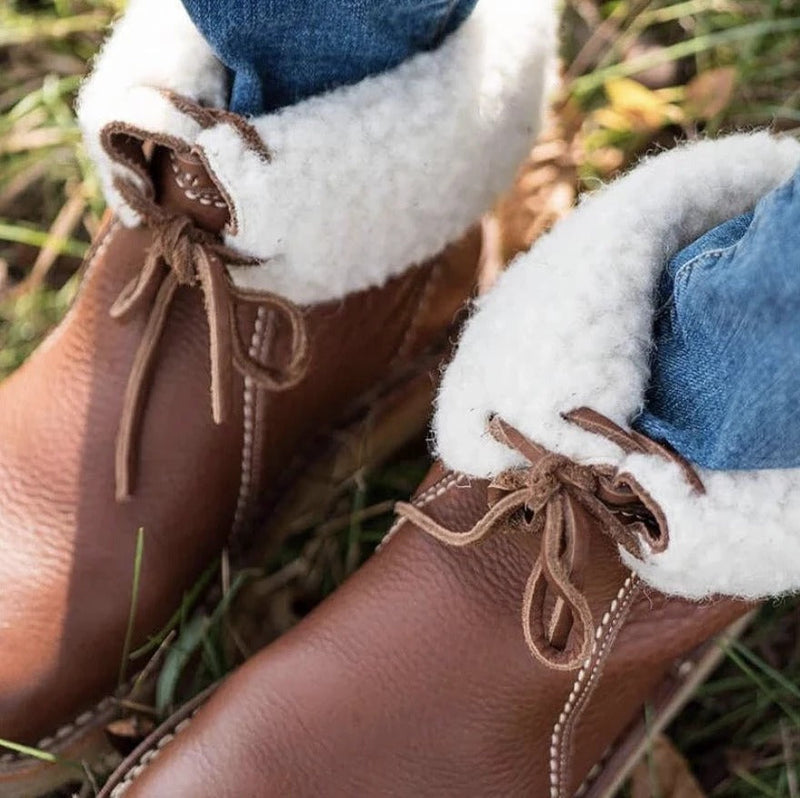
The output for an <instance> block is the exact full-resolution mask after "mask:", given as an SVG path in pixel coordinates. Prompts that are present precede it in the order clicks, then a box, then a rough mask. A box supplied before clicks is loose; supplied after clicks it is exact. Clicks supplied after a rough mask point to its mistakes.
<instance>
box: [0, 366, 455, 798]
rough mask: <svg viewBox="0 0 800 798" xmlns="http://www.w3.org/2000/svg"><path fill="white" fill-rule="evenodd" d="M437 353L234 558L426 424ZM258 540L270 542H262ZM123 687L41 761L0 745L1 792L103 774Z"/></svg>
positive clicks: (342, 435) (375, 402)
mask: <svg viewBox="0 0 800 798" xmlns="http://www.w3.org/2000/svg"><path fill="white" fill-rule="evenodd" d="M442 357H443V354H442V353H439V354H437V355H428V356H427V357H424V358H421V359H420V360H419V361H418V362H417V364H416V365H415V366H414V367H413V369H412V370H410V372H409V373H407V374H406V375H405V377H404V378H399V379H395V380H394V381H392V382H391V384H389V385H388V386H387V387H384V389H383V390H382V391H381V390H377V391H375V392H374V393H373V394H372V397H371V399H372V401H369V398H368V401H367V402H366V403H365V401H364V400H363V399H362V400H361V401H360V402H359V406H360V407H361V408H362V410H361V411H360V414H359V415H357V417H354V415H353V414H351V415H350V421H349V423H345V424H344V425H343V426H341V427H339V428H338V430H337V431H336V432H334V433H332V434H331V436H330V439H331V443H330V444H329V445H328V446H327V447H326V448H325V449H324V450H323V451H322V453H321V454H320V455H319V456H317V457H315V458H313V459H311V460H309V461H307V462H306V463H305V464H304V466H303V467H302V468H301V469H299V470H298V472H297V474H296V477H295V479H294V481H293V482H292V483H291V485H290V486H289V488H288V489H287V491H286V492H285V493H284V496H283V498H282V499H281V502H280V503H279V504H278V505H277V506H276V507H275V509H274V511H273V512H271V513H270V517H269V523H268V524H267V525H266V526H265V527H264V528H263V529H264V532H263V533H260V534H259V535H258V539H254V540H253V541H248V543H247V546H246V548H245V549H244V551H245V554H244V555H243V556H242V558H241V564H242V565H243V566H247V565H248V564H249V565H258V564H261V563H262V562H263V558H264V556H265V553H266V552H267V551H269V550H270V549H272V548H274V547H275V546H276V545H277V544H278V543H280V541H281V540H283V539H284V538H285V537H286V535H287V534H289V532H291V530H292V526H293V525H294V524H295V521H296V519H297V518H298V517H304V516H305V515H307V514H309V513H311V512H312V511H314V510H315V509H316V510H319V508H320V507H324V506H326V505H327V504H329V503H330V502H331V501H332V500H333V499H334V498H335V496H336V495H337V494H338V492H339V491H340V490H341V485H342V484H344V483H346V482H347V480H348V478H351V477H352V476H354V475H355V474H356V473H358V472H360V471H362V470H363V469H367V468H372V467H374V466H376V465H378V464H379V463H380V462H382V461H383V460H385V459H386V458H388V457H390V456H391V455H392V454H393V453H394V452H395V451H397V450H398V449H399V448H401V447H402V446H403V445H404V444H405V443H407V442H408V441H409V440H411V439H413V437H414V436H415V435H418V434H419V433H421V432H422V431H423V430H424V429H425V426H426V425H427V423H428V420H429V415H430V408H431V403H432V400H433V392H434V387H435V380H434V378H433V374H432V371H433V370H434V369H435V368H436V367H437V366H438V364H440V363H441V361H442ZM262 540H268V541H269V543H268V544H261V542H260V541H262ZM154 686H155V685H154V680H153V683H152V684H150V685H148V686H146V687H145V688H144V690H143V691H142V692H141V693H137V699H136V700H137V701H139V702H142V697H143V696H144V701H145V702H146V700H147V698H146V696H147V693H148V692H149V693H150V694H151V695H152V691H153V688H154ZM125 692H126V691H125V690H122V691H120V692H118V693H116V694H115V695H112V696H107V697H106V698H103V699H102V700H101V701H100V702H99V703H98V704H97V705H95V706H94V707H93V708H92V709H90V710H87V711H86V712H83V713H82V714H81V715H79V716H78V717H76V718H75V719H74V720H73V721H72V722H71V723H67V724H65V725H64V726H62V727H61V728H59V729H58V730H57V731H55V732H54V733H53V734H52V735H51V736H49V737H47V738H45V739H43V740H41V741H40V742H39V743H38V744H37V745H35V746H32V748H33V749H35V750H36V751H39V752H41V753H42V754H43V755H44V756H45V757H47V758H48V761H45V760H44V759H38V758H36V757H33V756H20V755H18V754H15V753H2V751H3V749H2V748H0V796H2V798H38V796H41V795H43V794H46V793H48V792H51V791H54V790H57V789H59V788H61V787H63V786H65V785H67V784H71V783H74V782H81V781H87V780H88V779H89V775H88V774H90V773H91V774H93V775H98V776H103V775H106V774H108V773H110V772H111V771H112V770H113V769H114V768H115V767H117V766H118V765H119V763H120V762H121V760H122V757H121V756H120V755H119V753H118V752H116V751H115V749H114V748H113V747H112V745H111V744H110V743H109V740H108V738H107V735H106V732H105V728H106V726H107V725H108V723H110V722H111V721H113V720H117V719H119V718H120V717H122V712H121V711H120V708H119V699H120V698H122V697H125ZM190 703H191V704H194V702H190ZM50 758H52V760H51V759H50Z"/></svg>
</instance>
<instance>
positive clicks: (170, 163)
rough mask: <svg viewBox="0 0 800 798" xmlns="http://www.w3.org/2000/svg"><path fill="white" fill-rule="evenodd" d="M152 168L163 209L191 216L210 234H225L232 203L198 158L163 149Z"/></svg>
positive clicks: (156, 151)
mask: <svg viewBox="0 0 800 798" xmlns="http://www.w3.org/2000/svg"><path fill="white" fill-rule="evenodd" d="M151 169H152V171H151V174H152V175H153V183H154V187H155V191H156V201H157V202H158V204H159V205H161V207H162V208H164V209H165V210H168V211H173V212H175V213H176V214H180V215H184V216H188V217H189V218H190V219H191V220H192V221H193V222H194V223H195V224H196V225H197V226H198V227H199V228H201V229H202V230H206V231H207V232H209V233H221V232H222V229H223V228H224V227H225V225H226V224H227V223H228V221H229V220H230V212H229V210H228V203H227V202H226V201H225V198H224V197H223V196H222V194H221V193H220V191H219V189H218V188H217V186H216V185H215V184H214V181H213V180H212V179H211V177H210V176H209V174H208V171H207V170H206V168H205V166H203V163H202V162H201V161H200V159H199V158H198V157H197V156H196V155H194V154H193V153H189V152H184V153H179V152H176V151H175V150H171V149H168V148H167V147H161V146H159V147H157V148H156V150H155V152H154V154H153V160H152V165H151Z"/></svg>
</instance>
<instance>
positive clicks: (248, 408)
mask: <svg viewBox="0 0 800 798" xmlns="http://www.w3.org/2000/svg"><path fill="white" fill-rule="evenodd" d="M265 320H266V308H265V307H263V306H261V307H259V309H258V316H257V317H256V322H255V325H254V328H253V335H252V337H251V339H250V350H249V352H248V354H249V356H250V357H251V358H255V357H257V356H258V354H259V352H260V351H261V345H262V343H263V340H264V331H265V329H266V324H265ZM254 397H255V383H254V382H253V380H252V379H251V378H250V377H245V380H244V411H243V412H244V419H243V428H244V431H243V435H242V465H241V472H240V473H241V476H240V478H239V496H238V498H237V500H236V514H235V516H234V519H233V528H234V530H238V529H239V526H240V525H241V524H242V522H243V520H244V514H245V510H246V508H247V504H248V501H249V498H250V486H251V484H252V481H253V474H252V468H253V430H254V428H255V427H254V425H255V402H254Z"/></svg>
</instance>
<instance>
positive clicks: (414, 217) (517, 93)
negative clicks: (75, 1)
mask: <svg viewBox="0 0 800 798" xmlns="http://www.w3.org/2000/svg"><path fill="white" fill-rule="evenodd" d="M178 7H180V8H178ZM555 23H556V15H555V12H554V0H535V2H528V0H526V1H525V2H522V1H521V0H481V2H480V3H479V4H478V6H477V7H476V9H475V11H474V12H473V14H472V15H471V16H470V18H469V19H468V20H467V21H466V22H465V23H464V24H463V25H462V26H461V27H460V28H459V29H458V30H457V31H456V32H455V33H454V34H453V35H452V36H450V37H449V38H448V39H447V40H446V41H445V42H444V44H443V45H442V46H441V47H439V48H438V49H437V50H435V51H433V52H430V53H421V54H419V55H417V56H415V57H413V58H411V59H409V60H408V61H406V62H405V63H404V64H402V65H401V66H399V67H397V68H396V69H393V70H391V71H389V72H386V73H384V74H381V75H378V76H375V77H372V78H368V79H366V80H363V81H361V82H360V83H358V84H356V85H354V86H347V87H342V88H340V89H337V90H335V91H333V92H330V93H327V94H324V95H321V96H318V97H314V98H311V99H309V100H306V101H304V102H301V103H299V104H297V105H294V106H292V107H289V108H285V109H282V110H281V111H279V112H276V113H273V114H267V115H264V116H260V117H256V118H253V119H250V120H249V121H250V123H251V124H252V125H253V126H254V128H255V129H256V130H257V131H258V133H259V135H260V137H261V139H262V140H263V142H264V144H265V146H266V147H267V149H268V150H269V152H270V153H271V155H272V158H271V160H270V162H265V160H264V159H263V158H262V157H260V156H259V154H258V153H256V152H255V151H254V150H253V149H252V148H249V147H248V146H247V144H246V142H245V141H244V140H243V139H242V137H241V136H240V134H239V133H238V132H237V131H236V130H235V129H234V128H233V127H232V126H231V125H230V124H228V123H225V122H219V123H217V124H215V125H214V126H213V127H210V128H208V129H205V130H200V129H198V126H197V124H196V123H195V122H194V121H193V120H192V119H189V118H188V117H187V116H186V115H185V114H182V113H181V112H179V111H178V110H177V109H176V108H175V107H174V106H172V105H171V104H170V103H169V102H168V101H166V100H165V99H164V98H163V97H162V96H161V95H160V94H159V92H158V91H157V90H156V89H155V88H153V87H158V88H169V89H172V90H175V91H176V92H178V93H181V94H183V95H185V96H188V97H189V98H191V99H194V100H201V101H203V102H206V103H209V104H213V105H216V106H219V105H220V104H221V92H222V90H223V87H224V70H223V69H222V67H221V65H220V64H219V62H217V61H216V59H214V57H213V54H212V53H211V51H210V49H209V48H208V45H207V44H205V42H204V41H203V40H202V38H201V37H200V36H199V34H198V33H197V31H196V30H194V33H193V34H192V35H188V34H187V33H186V26H187V25H188V26H189V27H190V28H192V24H191V22H190V21H189V20H188V17H187V16H186V14H185V12H184V11H183V7H182V5H181V3H180V0H133V2H132V3H131V7H130V10H129V11H128V12H127V14H126V16H125V18H124V19H123V20H122V22H120V23H119V25H118V26H117V28H116V30H115V32H114V34H113V35H112V37H111V40H110V41H109V43H108V44H107V45H106V47H105V48H104V50H103V53H102V54H101V56H100V58H99V60H98V63H97V67H96V69H95V72H94V74H93V76H92V77H91V78H90V79H89V80H88V82H87V84H86V86H85V87H84V89H83V91H82V96H81V102H80V109H79V110H80V119H81V122H82V125H83V127H84V131H85V134H86V139H87V142H88V144H89V148H90V151H91V154H92V156H93V157H94V159H95V161H96V162H97V164H98V166H99V168H100V172H101V175H102V178H103V184H104V188H105V191H106V195H107V198H108V200H109V203H110V204H111V205H112V206H113V207H114V208H115V209H116V210H117V211H118V213H119V214H120V217H121V218H122V219H123V221H124V222H125V223H126V224H134V223H135V222H136V217H135V215H134V214H133V213H132V211H130V209H128V208H126V207H125V205H124V202H123V201H122V199H121V197H119V195H118V194H117V193H116V192H115V191H114V189H113V186H112V184H111V181H112V179H113V177H114V176H115V175H120V174H124V175H127V176H130V175H129V173H128V170H127V169H125V168H124V167H123V166H122V165H120V164H118V163H115V162H113V161H112V160H111V159H110V158H109V156H108V155H107V153H105V151H104V150H103V149H102V147H101V146H100V144H99V137H100V133H101V131H102V129H103V127H104V126H105V125H106V124H108V123H112V122H124V123H128V124H131V125H134V126H135V127H137V128H139V129H145V130H147V131H149V132H150V133H152V134H154V135H162V136H163V135H169V136H175V137H178V138H180V139H182V140H183V141H184V142H186V143H187V144H189V145H192V146H194V147H195V149H197V150H198V151H201V152H202V155H203V156H204V158H205V160H206V162H207V163H208V164H209V166H210V168H211V170H212V171H213V173H214V177H215V179H216V180H217V181H218V183H219V184H220V186H221V188H222V189H223V190H224V192H225V193H226V194H227V196H228V197H229V198H230V200H231V202H232V204H233V206H234V214H235V225H234V228H233V229H232V231H231V234H230V235H228V236H227V243H228V244H229V245H230V246H233V247H235V248H237V249H238V250H239V251H241V252H242V253H243V254H246V255H250V256H253V257H256V258H258V259H260V260H263V261H265V263H264V265H263V266H262V267H261V268H255V269H254V268H248V269H240V270H238V271H234V273H233V277H234V280H235V282H236V283H237V284H238V285H240V286H242V287H247V288H252V289H257V290H269V291H277V292H279V293H281V294H283V295H284V296H287V297H288V298H290V299H292V300H294V301H295V302H299V303H312V302H320V301H325V300H330V299H336V298H341V297H343V296H344V295H346V294H347V293H350V292H352V291H358V290H362V289H365V288H369V287H371V286H376V285H380V284H382V283H384V282H385V281H386V280H387V279H388V278H390V277H391V276H393V275H396V274H398V273H400V272H402V271H403V270H405V269H406V268H408V266H410V265H412V264H414V263H419V262H421V261H424V260H426V259H427V258H430V257H432V256H433V255H435V254H436V253H437V252H439V251H440V250H441V249H442V248H443V247H444V246H445V245H446V244H448V243H449V242H451V241H454V240H456V239H457V238H458V237H459V236H460V235H462V234H463V233H464V232H465V231H466V230H467V228H468V227H469V226H470V225H471V224H472V223H474V222H475V220H476V219H477V218H478V217H479V216H480V215H481V214H482V213H483V212H484V211H485V210H486V209H487V208H488V207H490V206H491V204H492V202H493V200H494V199H495V197H496V196H497V194H498V193H499V192H501V191H502V190H503V189H504V188H505V187H507V186H508V185H509V183H510V182H511V180H512V179H513V176H514V173H515V170H516V169H517V167H518V165H519V163H520V162H521V161H522V159H523V158H524V156H525V154H526V152H527V150H528V148H529V146H530V144H531V142H532V140H533V138H534V137H535V134H536V132H537V130H538V125H539V120H540V117H541V113H542V109H543V105H544V101H545V97H546V93H547V91H548V88H549V87H550V86H551V85H552V76H553V65H554V48H555V42H556V35H555ZM176 31H179V32H180V34H179V35H178V34H177V33H176ZM154 36H155V39H158V41H159V42H163V40H168V41H170V43H171V44H170V46H171V47H172V50H173V51H172V52H169V54H168V56H164V55H163V52H164V51H168V50H169V48H166V47H162V46H161V44H158V43H155V41H154ZM184 36H186V39H185V41H184V39H183V38H182V37H184ZM176 43H178V44H177V47H176ZM143 47H152V49H150V50H148V51H147V53H146V57H145V58H142V57H141V51H142V48H143ZM198 64H199V68H198Z"/></svg>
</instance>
